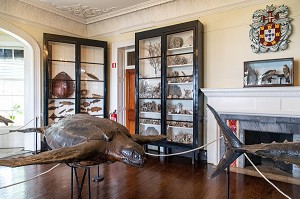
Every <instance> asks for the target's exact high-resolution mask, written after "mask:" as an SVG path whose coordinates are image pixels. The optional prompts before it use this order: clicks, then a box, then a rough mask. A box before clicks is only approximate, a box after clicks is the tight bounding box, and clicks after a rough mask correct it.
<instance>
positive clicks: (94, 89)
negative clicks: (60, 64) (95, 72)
mask: <svg viewBox="0 0 300 199" xmlns="http://www.w3.org/2000/svg"><path fill="white" fill-rule="evenodd" d="M80 95H81V98H96V99H97V98H103V97H104V82H97V81H81V82H80Z"/></svg>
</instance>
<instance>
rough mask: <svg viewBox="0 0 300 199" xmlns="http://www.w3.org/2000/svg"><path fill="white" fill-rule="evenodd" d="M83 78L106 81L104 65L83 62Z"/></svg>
mask: <svg viewBox="0 0 300 199" xmlns="http://www.w3.org/2000/svg"><path fill="white" fill-rule="evenodd" d="M80 76H81V80H99V81H104V66H103V65H101V64H85V63H81V75H80Z"/></svg>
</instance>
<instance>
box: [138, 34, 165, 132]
mask: <svg viewBox="0 0 300 199" xmlns="http://www.w3.org/2000/svg"><path fill="white" fill-rule="evenodd" d="M138 53H139V55H138V69H137V70H138V89H139V92H138V106H139V108H138V112H139V113H138V122H139V124H138V128H139V131H138V132H139V134H141V135H159V134H161V104H162V101H161V97H162V96H161V37H153V38H147V39H143V40H139V52H138Z"/></svg>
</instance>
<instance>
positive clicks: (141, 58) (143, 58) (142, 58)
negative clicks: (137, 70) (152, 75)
mask: <svg viewBox="0 0 300 199" xmlns="http://www.w3.org/2000/svg"><path fill="white" fill-rule="evenodd" d="M156 58H161V56H154V57H140V58H139V60H145V59H156Z"/></svg>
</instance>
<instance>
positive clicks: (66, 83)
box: [52, 72, 75, 98]
mask: <svg viewBox="0 0 300 199" xmlns="http://www.w3.org/2000/svg"><path fill="white" fill-rule="evenodd" d="M74 91H75V84H74V82H73V81H72V78H71V77H70V76H69V75H68V74H67V73H66V72H60V73H58V74H57V75H56V76H55V77H54V78H53V82H52V94H53V95H54V96H55V97H58V98H68V97H70V96H71V95H73V93H74Z"/></svg>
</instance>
